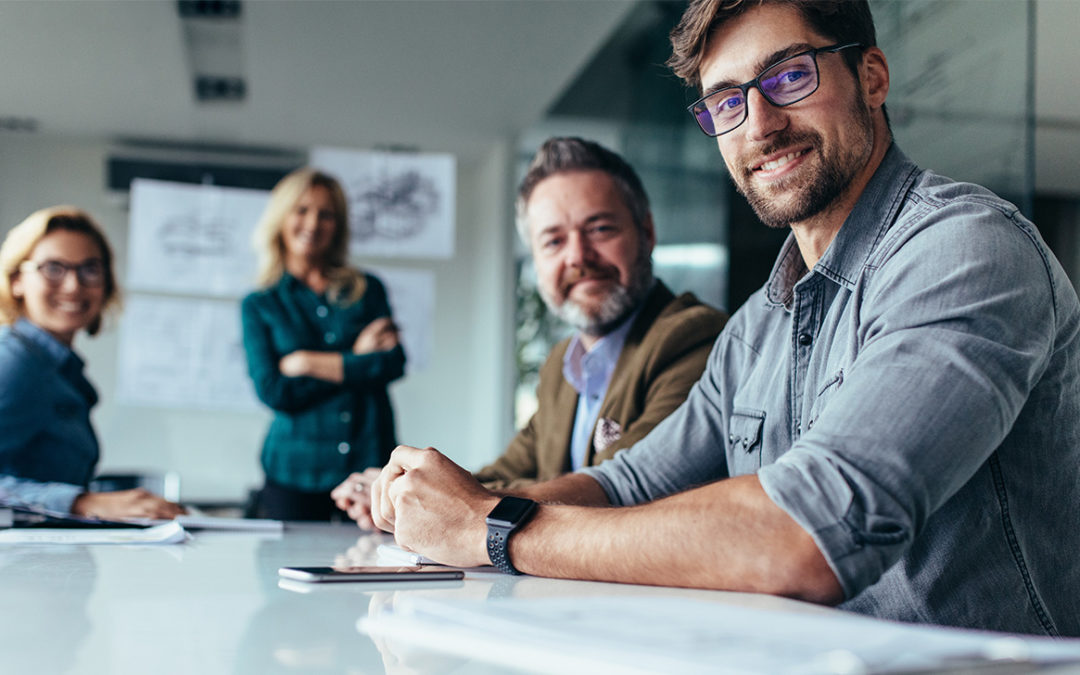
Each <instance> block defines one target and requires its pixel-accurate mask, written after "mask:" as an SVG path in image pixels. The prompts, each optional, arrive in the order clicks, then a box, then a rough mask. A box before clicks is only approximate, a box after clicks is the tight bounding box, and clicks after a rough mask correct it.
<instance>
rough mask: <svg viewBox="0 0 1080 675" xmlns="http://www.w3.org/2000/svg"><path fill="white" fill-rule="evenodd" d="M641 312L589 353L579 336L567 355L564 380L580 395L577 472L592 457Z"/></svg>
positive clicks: (574, 444)
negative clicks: (596, 433)
mask: <svg viewBox="0 0 1080 675" xmlns="http://www.w3.org/2000/svg"><path fill="white" fill-rule="evenodd" d="M640 312H641V308H638V309H637V310H635V311H634V312H633V313H632V314H630V316H628V317H626V319H625V320H624V321H623V322H622V323H621V324H619V326H618V327H616V328H615V330H613V331H611V332H610V333H608V334H607V335H605V336H603V337H602V338H600V339H599V340H597V341H596V343H595V344H593V347H592V349H589V350H586V349H585V344H584V343H583V342H582V341H581V333H575V334H574V337H573V338H571V339H570V344H569V345H567V347H566V354H564V355H563V377H564V378H566V381H567V382H569V383H570V386H572V387H573V388H574V390H575V391H577V393H578V404H577V412H576V413H575V414H574V431H573V433H572V434H570V468H571V469H573V470H577V469H580V468H581V467H583V466H585V458H586V456H587V455H588V454H589V445H590V444H591V443H592V436H593V430H594V429H595V428H596V417H597V416H598V415H599V414H600V406H602V405H603V404H604V397H605V396H607V389H608V384H610V383H611V375H612V373H614V372H615V364H616V363H618V362H619V355H620V354H622V348H623V345H624V344H625V343H626V334H627V333H629V332H630V327H631V326H632V325H633V324H634V319H636V318H637V315H638V314H639V313H640Z"/></svg>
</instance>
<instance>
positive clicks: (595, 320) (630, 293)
mask: <svg viewBox="0 0 1080 675" xmlns="http://www.w3.org/2000/svg"><path fill="white" fill-rule="evenodd" d="M652 284H653V275H652V259H651V257H650V254H649V253H648V252H646V251H644V250H643V251H641V256H640V257H639V259H638V261H637V263H635V265H634V268H633V270H632V272H631V275H630V283H629V285H627V286H623V285H622V284H616V286H615V288H613V289H612V291H611V293H609V294H608V296H607V297H606V298H604V301H603V302H602V303H600V308H599V310H598V311H597V312H596V313H595V315H593V316H589V315H588V314H586V313H585V310H584V309H582V307H581V306H580V305H578V304H577V303H575V302H574V301H573V300H570V299H569V298H567V299H566V300H565V301H564V302H563V304H562V305H555V303H554V301H553V299H552V298H551V297H550V296H548V294H547V293H545V292H544V289H543V288H541V289H540V297H541V298H543V300H544V304H545V305H547V308H548V311H550V312H551V313H552V314H554V315H555V316H557V317H558V318H559V319H560V320H562V321H564V322H566V323H568V324H569V325H571V326H573V327H574V328H576V329H577V330H579V331H581V332H582V333H585V334H586V335H593V336H601V335H607V334H608V333H610V332H611V331H612V330H614V329H615V328H616V327H618V325H619V324H620V323H622V322H623V320H624V319H626V317H628V316H630V314H631V313H632V312H633V311H634V310H635V309H637V308H638V307H639V306H640V305H641V303H642V302H644V301H645V296H647V295H648V294H649V291H650V290H651V289H652Z"/></svg>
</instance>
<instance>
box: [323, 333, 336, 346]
mask: <svg viewBox="0 0 1080 675" xmlns="http://www.w3.org/2000/svg"><path fill="white" fill-rule="evenodd" d="M323 338H325V339H326V344H330V343H331V342H333V341H334V340H335V339H337V335H336V334H335V333H327V334H326V335H324V336H323Z"/></svg>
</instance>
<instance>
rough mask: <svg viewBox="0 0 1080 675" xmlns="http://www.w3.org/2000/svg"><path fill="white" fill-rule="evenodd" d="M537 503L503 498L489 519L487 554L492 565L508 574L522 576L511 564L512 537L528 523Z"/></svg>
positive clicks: (529, 500) (515, 498)
mask: <svg viewBox="0 0 1080 675" xmlns="http://www.w3.org/2000/svg"><path fill="white" fill-rule="evenodd" d="M535 510H536V502H534V501H532V500H531V499H522V498H521V497H503V498H502V499H501V500H500V501H499V503H498V505H497V506H496V507H495V508H494V509H492V511H491V513H490V514H488V517H487V554H488V559H489V560H491V564H492V565H494V566H495V567H496V568H497V569H498V570H499V571H501V572H505V573H506V574H521V572H519V571H518V570H517V568H515V567H514V565H513V564H512V563H511V562H510V552H509V547H510V535H511V534H513V533H514V531H516V530H517V529H518V528H520V527H521V526H522V525H524V524H525V523H526V522H528V520H529V518H531V517H532V514H533V512H534V511H535Z"/></svg>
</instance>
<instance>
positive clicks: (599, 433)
mask: <svg viewBox="0 0 1080 675" xmlns="http://www.w3.org/2000/svg"><path fill="white" fill-rule="evenodd" d="M620 438H622V425H621V424H619V423H618V422H616V421H615V420H613V419H611V418H610V417H601V418H600V419H599V420H597V422H596V433H595V434H593V448H594V449H595V450H596V452H603V451H604V450H607V447H608V446H609V445H611V444H612V443H614V442H615V441H617V440H619V439H620Z"/></svg>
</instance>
